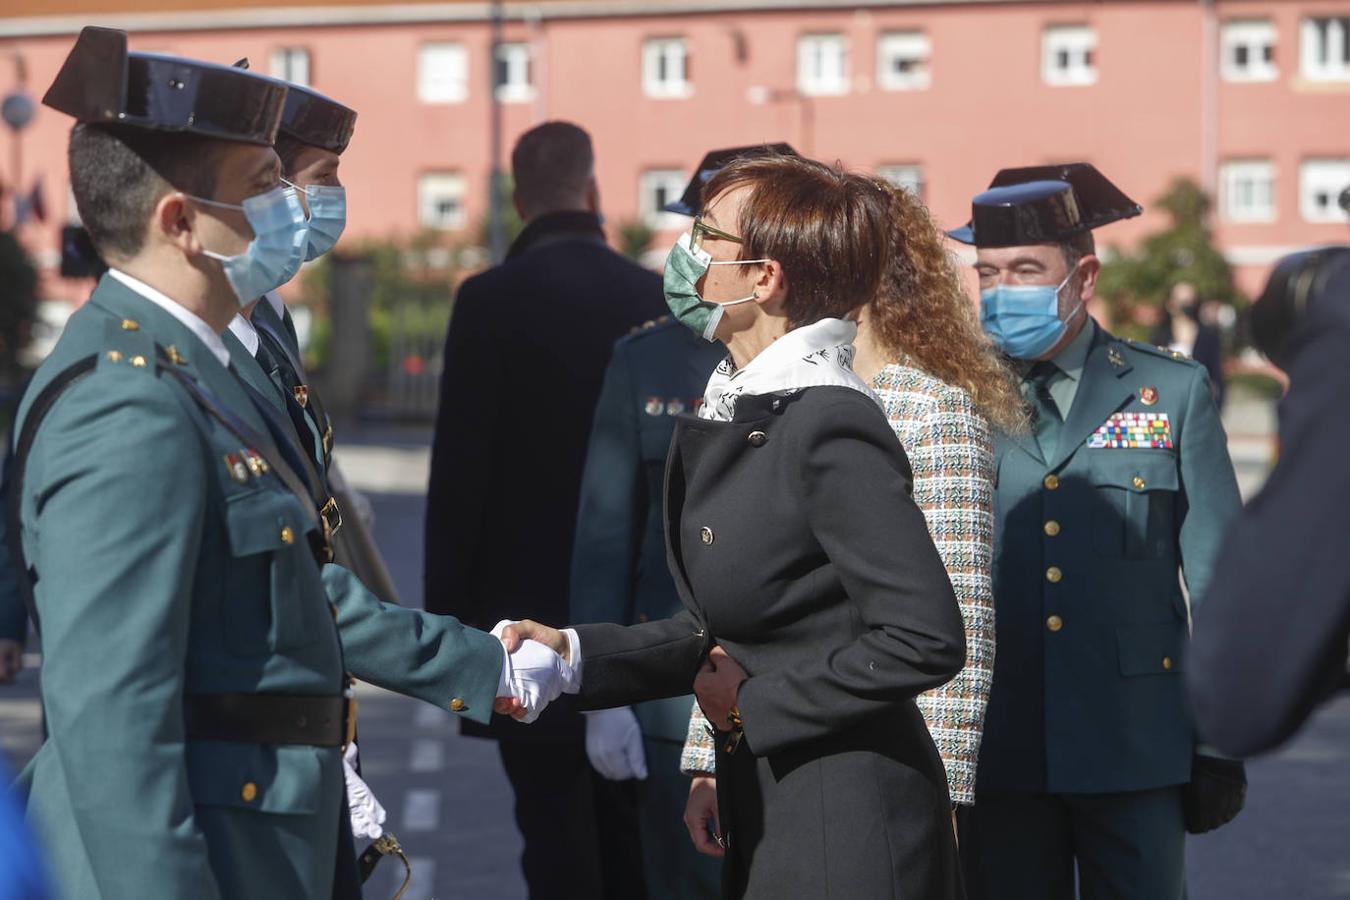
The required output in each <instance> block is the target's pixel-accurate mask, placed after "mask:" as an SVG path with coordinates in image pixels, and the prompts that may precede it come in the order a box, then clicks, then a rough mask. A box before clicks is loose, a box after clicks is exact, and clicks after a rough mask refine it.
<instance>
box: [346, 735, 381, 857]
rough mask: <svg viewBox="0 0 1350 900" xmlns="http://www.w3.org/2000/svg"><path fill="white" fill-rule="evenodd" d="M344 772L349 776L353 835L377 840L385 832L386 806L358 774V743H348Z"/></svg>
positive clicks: (348, 798) (348, 797)
mask: <svg viewBox="0 0 1350 900" xmlns="http://www.w3.org/2000/svg"><path fill="white" fill-rule="evenodd" d="M342 773H343V774H344V775H345V776H346V777H347V810H348V812H350V813H351V817H352V837H354V838H366V839H367V840H372V841H373V840H375V839H376V838H378V837H380V836H381V835H383V834H384V828H383V827H382V826H383V825H384V819H385V812H384V807H383V806H381V805H380V801H378V800H376V799H375V795H374V794H373V793H371V791H370V787H369V786H367V785H366V783H365V782H364V781H362V780H361V776H360V775H357V774H356V745H355V744H348V745H347V752H346V753H344V754H343V755H342Z"/></svg>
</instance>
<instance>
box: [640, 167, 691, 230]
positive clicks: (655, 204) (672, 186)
mask: <svg viewBox="0 0 1350 900" xmlns="http://www.w3.org/2000/svg"><path fill="white" fill-rule="evenodd" d="M688 184H689V176H687V175H685V174H684V173H683V172H681V171H680V170H679V169H648V170H646V171H645V172H643V173H642V174H640V175H638V213H639V214H640V215H641V216H642V221H643V222H645V223H646V224H647V227H648V228H652V229H655V230H657V231H668V230H670V229H674V228H679V227H681V226H682V225H684V224H685V223H686V222H687V221H688V220H687V219H685V217H684V216H681V215H677V214H675V213H669V212H665V211H664V210H663V209H662V208H661V207H662V206H664V205H665V204H666V203H674V202H675V201H676V200H678V199H680V195H682V194H683V193H684V189H685V186H686V185H688ZM658 191H661V192H662V195H663V196H664V198H665V199H664V202H662V201H661V198H659V197H657V196H656V195H657V192H658Z"/></svg>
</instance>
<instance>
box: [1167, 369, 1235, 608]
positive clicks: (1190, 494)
mask: <svg viewBox="0 0 1350 900" xmlns="http://www.w3.org/2000/svg"><path fill="white" fill-rule="evenodd" d="M1182 428H1183V431H1182V433H1181V447H1180V449H1181V490H1182V496H1181V498H1179V499H1180V504H1181V515H1180V517H1179V521H1180V527H1179V533H1178V535H1177V545H1178V546H1179V547H1180V550H1181V570H1182V573H1183V574H1184V575H1185V578H1186V588H1187V589H1188V590H1189V591H1190V596H1191V608H1192V611H1193V612H1194V610H1195V609H1197V608H1198V607H1199V605H1200V603H1202V602H1204V600H1205V598H1206V595H1207V594H1208V591H1209V584H1210V581H1211V580H1212V579H1213V577H1214V561H1215V558H1216V557H1217V556H1218V553H1219V547H1220V546H1221V544H1222V543H1223V537H1224V533H1225V532H1226V531H1227V529H1228V525H1229V523H1230V522H1232V520H1233V517H1234V516H1235V515H1237V513H1238V511H1239V510H1240V509H1241V508H1242V499H1241V495H1240V494H1239V493H1238V485H1237V476H1236V474H1234V472H1233V462H1232V460H1231V459H1230V458H1229V456H1228V436H1227V435H1226V434H1225V433H1224V430H1223V423H1222V422H1221V421H1220V420H1219V411H1218V408H1217V407H1215V405H1214V395H1213V393H1211V391H1210V387H1209V381H1208V379H1207V378H1206V377H1205V374H1204V370H1203V369H1199V368H1196V369H1193V376H1192V378H1191V382H1190V388H1189V394H1188V396H1187V401H1186V418H1185V419H1184V423H1183V426H1182ZM1220 602H1222V601H1220Z"/></svg>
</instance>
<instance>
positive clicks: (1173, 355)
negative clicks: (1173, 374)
mask: <svg viewBox="0 0 1350 900" xmlns="http://www.w3.org/2000/svg"><path fill="white" fill-rule="evenodd" d="M1123 342H1124V343H1125V345H1126V346H1127V347H1129V348H1130V349H1131V350H1138V351H1139V352H1140V353H1147V354H1149V355H1150V356H1161V357H1162V358H1163V359H1170V360H1171V361H1172V362H1180V363H1190V364H1191V365H1195V366H1198V365H1200V364H1199V363H1198V362H1196V361H1195V360H1193V359H1191V358H1190V357H1189V356H1187V355H1186V354H1185V353H1182V352H1181V351H1180V350H1173V349H1172V348H1170V347H1159V346H1156V345H1154V344H1146V343H1144V342H1143V341H1136V340H1133V339H1131V338H1124V339H1123Z"/></svg>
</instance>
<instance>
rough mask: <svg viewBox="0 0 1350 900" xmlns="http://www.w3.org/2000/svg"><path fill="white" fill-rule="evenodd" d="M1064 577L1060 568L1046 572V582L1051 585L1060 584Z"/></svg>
mask: <svg viewBox="0 0 1350 900" xmlns="http://www.w3.org/2000/svg"><path fill="white" fill-rule="evenodd" d="M1063 577H1064V573H1063V572H1061V571H1060V570H1059V566H1051V567H1050V568H1048V569H1046V570H1045V580H1046V581H1048V582H1050V583H1051V584H1059V582H1060V580H1061V579H1062V578H1063Z"/></svg>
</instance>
